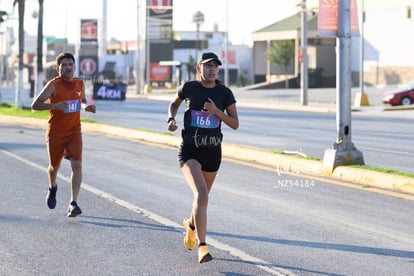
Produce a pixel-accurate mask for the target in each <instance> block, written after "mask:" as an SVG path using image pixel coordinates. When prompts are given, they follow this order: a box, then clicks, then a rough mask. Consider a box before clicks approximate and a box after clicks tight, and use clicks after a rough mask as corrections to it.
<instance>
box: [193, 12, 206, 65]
mask: <svg viewBox="0 0 414 276" xmlns="http://www.w3.org/2000/svg"><path fill="white" fill-rule="evenodd" d="M193 23H195V24H196V28H197V41H196V56H195V58H196V60H198V51H199V50H200V42H199V34H200V26H201V24H203V23H204V14H203V13H202V12H201V11H198V12H196V13H195V14H194V15H193Z"/></svg>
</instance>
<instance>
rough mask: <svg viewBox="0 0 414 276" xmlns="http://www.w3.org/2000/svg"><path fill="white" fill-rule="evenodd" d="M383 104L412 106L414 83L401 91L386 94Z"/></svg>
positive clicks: (413, 101)
mask: <svg viewBox="0 0 414 276" xmlns="http://www.w3.org/2000/svg"><path fill="white" fill-rule="evenodd" d="M382 102H383V103H385V104H390V105H410V104H413V103H414V81H413V82H410V83H408V84H407V85H406V86H404V87H403V88H401V89H398V90H393V91H390V92H386V93H384V97H383V99H382Z"/></svg>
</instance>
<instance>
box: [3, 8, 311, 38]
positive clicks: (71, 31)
mask: <svg viewBox="0 0 414 276" xmlns="http://www.w3.org/2000/svg"><path fill="white" fill-rule="evenodd" d="M139 1H140V6H141V7H142V6H143V5H144V3H145V1H144V0H139ZM312 1H313V2H315V1H314V0H308V3H309V2H312ZM102 2H103V1H102V0H44V27H43V33H44V35H46V36H49V35H50V36H55V37H67V38H68V39H69V41H70V42H71V43H78V40H79V25H80V19H98V20H101V19H102ZM299 2H301V1H299V0H255V1H251V0H209V1H205V0H173V7H174V11H173V29H174V30H175V31H195V30H196V26H195V24H194V23H192V17H193V15H194V14H195V13H196V12H197V11H201V12H202V13H203V14H204V19H205V22H204V23H203V24H202V25H201V27H200V30H201V31H212V30H213V28H214V24H218V26H219V31H226V29H227V28H228V31H229V40H230V42H231V43H232V44H245V45H251V44H252V32H254V31H256V30H259V29H261V28H263V27H266V26H268V25H270V24H273V23H275V22H277V21H279V20H282V19H284V18H285V17H288V16H290V15H292V14H295V13H296V12H297V11H298V7H297V3H299ZM12 3H13V0H0V8H1V9H2V10H7V11H9V12H11V9H12V8H11V7H12ZM120 3H121V4H122V5H120ZM137 6H138V4H137V0H107V15H108V16H107V38H108V39H111V38H116V39H118V40H136V39H137V25H138V23H137V10H138V8H137ZM308 6H309V4H308ZM37 10H38V0H26V12H25V14H26V16H25V30H26V32H27V33H29V34H32V35H35V34H36V33H37V20H35V19H33V18H32V16H31V15H32V12H33V11H37ZM142 10H143V9H142ZM14 14H15V16H16V17H17V7H16V10H15V12H14ZM226 15H227V16H226ZM141 18H142V16H141ZM226 18H227V19H226ZM14 21H17V20H14ZM98 22H99V21H98ZM98 24H100V23H98ZM140 24H141V28H143V27H142V26H143V25H144V24H143V23H140Z"/></svg>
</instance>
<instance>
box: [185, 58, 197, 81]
mask: <svg viewBox="0 0 414 276" xmlns="http://www.w3.org/2000/svg"><path fill="white" fill-rule="evenodd" d="M186 65H187V66H186V67H187V75H188V79H189V80H191V78H192V76H193V75H194V76H195V74H196V69H195V67H196V61H195V59H194V57H193V56H192V55H190V56H189V57H188V62H187V64H186Z"/></svg>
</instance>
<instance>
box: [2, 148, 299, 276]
mask: <svg viewBox="0 0 414 276" xmlns="http://www.w3.org/2000/svg"><path fill="white" fill-rule="evenodd" d="M0 152H2V153H4V154H6V155H8V156H10V157H12V158H14V159H16V160H18V161H20V162H23V163H25V164H27V165H29V166H32V167H34V168H36V169H38V170H40V171H42V172H44V173H47V168H44V166H40V165H38V164H36V163H34V162H31V161H30V160H27V159H25V158H23V157H21V156H19V155H16V154H14V153H12V152H9V151H6V150H4V149H1V148H0ZM57 178H59V179H61V180H63V181H65V182H67V183H68V184H70V182H71V179H70V177H68V176H64V175H62V174H61V173H58V175H57ZM81 188H82V189H84V190H86V191H88V192H90V193H92V194H95V195H96V196H98V197H101V198H104V199H106V200H108V201H110V202H113V203H115V204H117V205H119V206H122V207H124V208H126V209H128V210H130V211H132V212H135V213H137V214H139V215H142V216H144V217H147V218H149V219H151V220H154V221H156V222H158V223H160V224H162V225H164V226H167V227H171V228H173V229H174V230H175V231H176V232H179V233H182V232H183V231H184V229H183V227H182V225H181V224H178V223H177V222H175V221H172V220H169V219H168V218H165V217H163V216H160V215H158V214H156V213H153V212H151V211H149V210H147V209H145V208H142V207H139V206H137V205H135V204H132V203H130V202H128V201H125V200H123V199H120V198H117V197H115V196H113V195H111V194H109V193H107V192H104V191H102V190H99V189H97V188H95V187H92V186H91V185H89V184H86V183H85V182H82V185H81ZM208 244H209V245H211V246H213V247H215V248H217V249H219V250H221V251H227V252H228V253H229V254H230V255H232V256H234V257H236V258H239V259H241V260H243V261H245V262H248V263H251V264H252V265H254V266H255V267H257V268H259V269H261V270H263V271H266V272H268V273H270V274H273V275H286V276H293V275H295V274H294V273H293V272H291V271H289V270H286V269H283V268H280V267H275V265H274V264H272V263H269V262H267V261H265V260H262V259H259V258H256V257H254V256H251V255H249V254H247V253H246V252H244V251H243V250H240V249H237V248H235V247H232V246H230V245H228V244H225V243H222V242H220V241H218V240H216V239H214V238H210V237H209V238H208Z"/></svg>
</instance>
